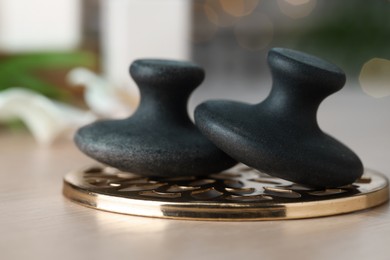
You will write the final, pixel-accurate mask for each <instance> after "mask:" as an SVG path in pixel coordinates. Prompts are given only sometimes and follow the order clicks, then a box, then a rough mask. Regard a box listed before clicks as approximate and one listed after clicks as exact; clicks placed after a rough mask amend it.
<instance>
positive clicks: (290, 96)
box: [195, 48, 363, 187]
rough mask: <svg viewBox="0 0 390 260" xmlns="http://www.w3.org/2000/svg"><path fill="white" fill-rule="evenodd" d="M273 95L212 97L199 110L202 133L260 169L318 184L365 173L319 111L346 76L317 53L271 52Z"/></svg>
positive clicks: (338, 182)
mask: <svg viewBox="0 0 390 260" xmlns="http://www.w3.org/2000/svg"><path fill="white" fill-rule="evenodd" d="M268 63H269V66H270V68H271V73H272V77H273V86H272V90H271V92H270V94H269V96H268V97H267V98H266V99H265V100H264V101H263V102H261V103H259V104H255V105H251V104H246V103H241V102H234V101H222V100H220V101H218V100H216V101H207V102H205V103H202V104H201V105H199V106H198V107H197V108H196V109H195V122H196V125H197V126H198V128H199V129H200V130H201V132H202V133H203V134H204V135H206V136H207V137H208V138H209V139H210V140H211V141H212V142H214V143H215V144H216V145H217V146H218V147H219V148H220V149H222V150H223V151H224V152H226V153H227V154H229V155H230V156H231V157H233V158H234V159H236V160H237V161H240V162H242V163H244V164H247V165H249V166H252V167H254V168H256V169H258V170H260V171H264V172H266V173H268V174H270V175H274V176H277V177H280V178H283V179H286V180H290V181H293V182H297V183H301V184H304V185H309V186H316V187H338V186H343V185H347V184H350V183H352V182H353V181H355V180H356V179H357V178H358V177H360V176H361V175H362V174H363V165H362V163H361V161H360V159H359V158H358V156H357V155H356V154H355V153H354V152H352V151H351V150H350V149H349V148H347V147H346V146H345V145H343V144H342V143H340V142H339V141H337V140H336V139H334V138H333V137H331V136H329V135H327V134H325V133H324V132H322V131H321V129H320V128H319V126H318V123H317V118H316V115H317V109H318V106H319V105H320V103H321V101H322V100H323V99H325V98H326V97H327V96H328V95H330V94H332V93H334V92H336V91H338V90H340V89H341V88H342V87H343V85H344V83H345V74H344V72H343V71H342V70H341V69H340V68H338V67H337V66H335V65H333V64H330V63H328V62H326V61H323V60H321V59H319V58H316V57H314V56H311V55H308V54H305V53H302V52H298V51H294V50H288V49H282V48H274V49H271V51H270V52H269V54H268Z"/></svg>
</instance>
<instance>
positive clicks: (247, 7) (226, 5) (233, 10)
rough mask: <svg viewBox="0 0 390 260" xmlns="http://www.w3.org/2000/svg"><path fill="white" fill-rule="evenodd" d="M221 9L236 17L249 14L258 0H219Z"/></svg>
mask: <svg viewBox="0 0 390 260" xmlns="http://www.w3.org/2000/svg"><path fill="white" fill-rule="evenodd" d="M219 1H220V3H221V5H222V8H223V10H224V11H225V12H226V13H228V14H230V15H232V16H236V17H241V16H245V15H249V14H250V13H252V11H253V10H254V9H255V8H256V7H257V5H258V4H259V0H219Z"/></svg>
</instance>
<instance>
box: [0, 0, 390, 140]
mask: <svg viewBox="0 0 390 260" xmlns="http://www.w3.org/2000/svg"><path fill="white" fill-rule="evenodd" d="M275 46H278V47H287V48H293V49H297V50H301V51H305V52H308V53H311V54H314V55H317V56H319V57H323V58H325V59H327V60H329V61H331V62H333V63H335V64H337V65H339V66H340V67H341V68H342V69H344V70H345V72H346V73H347V86H346V88H345V89H348V91H349V92H348V93H363V94H364V95H367V96H369V97H371V98H373V99H381V98H382V99H383V98H385V99H386V97H388V96H390V1H389V0H376V1H366V0H345V1H337V0H56V1H52V0H29V1H25V0H0V130H1V131H6V132H9V131H24V130H23V129H26V128H28V129H29V130H30V131H32V132H33V135H34V136H35V137H36V138H37V140H38V141H39V142H41V143H50V142H52V141H53V140H54V139H56V138H57V137H58V136H59V135H60V134H62V133H63V132H64V130H65V129H68V128H69V129H73V128H76V127H78V126H80V125H82V124H85V123H88V122H90V121H93V120H95V119H96V118H101V117H123V116H125V115H130V114H131V112H132V111H134V109H135V108H136V106H137V103H138V99H139V97H138V95H139V94H138V90H137V87H136V86H135V84H134V82H133V81H132V80H131V79H130V76H129V75H128V67H129V65H130V63H131V62H132V61H133V60H135V59H138V58H144V57H148V58H150V57H153V58H168V59H179V60H192V61H194V62H196V63H198V64H200V65H201V66H203V67H204V68H205V69H206V80H205V82H204V83H203V84H202V86H201V87H199V89H197V90H196V91H195V93H194V95H193V96H192V98H191V100H190V104H189V109H190V114H192V109H193V108H194V106H195V105H197V104H198V103H199V102H201V101H203V100H205V99H209V98H229V99H236V100H243V101H248V102H252V103H254V102H260V101H261V100H262V99H263V98H264V97H265V96H266V94H267V93H268V91H269V89H270V87H271V78H270V73H269V70H268V67H267V64H266V56H267V52H268V50H269V49H270V48H272V47H275ZM351 95H352V94H351ZM387 100H388V99H387ZM40 122H45V123H40ZM48 129H52V130H48Z"/></svg>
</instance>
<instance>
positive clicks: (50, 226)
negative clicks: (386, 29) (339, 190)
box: [0, 91, 390, 260]
mask: <svg viewBox="0 0 390 260" xmlns="http://www.w3.org/2000/svg"><path fill="white" fill-rule="evenodd" d="M319 117H320V120H319V121H320V125H321V126H322V128H323V129H324V130H325V131H326V132H328V133H330V134H333V135H334V136H336V137H337V138H338V139H339V140H342V141H343V142H344V143H346V144H347V145H349V146H350V147H351V148H352V149H353V150H355V151H356V152H357V153H358V154H359V155H360V157H361V158H362V160H363V162H364V163H365V165H366V167H369V168H373V169H375V170H378V171H380V172H382V173H384V174H386V175H387V176H390V99H389V98H384V99H374V98H370V97H368V96H366V95H364V94H363V93H361V92H353V93H352V92H351V93H348V92H346V91H344V92H343V93H342V94H341V95H339V96H338V97H335V98H329V100H327V101H326V102H325V103H324V104H323V105H322V106H321V109H320V113H319ZM92 162H93V161H92V160H90V159H88V158H87V157H85V156H84V155H82V154H81V153H80V152H78V151H77V149H76V148H75V147H74V145H73V144H72V143H71V141H63V142H59V143H56V144H55V145H54V146H52V147H47V148H45V147H39V146H37V145H36V143H35V142H34V140H33V139H32V138H31V137H30V136H29V135H27V134H11V133H9V132H4V133H0V167H1V168H0V176H1V182H0V259H7V260H8V259H118V258H123V259H202V258H203V259H390V209H389V206H388V204H385V205H383V206H380V207H377V208H374V209H371V210H366V211H363V212H357V213H352V214H347V215H341V216H334V217H326V218H317V219H306V220H289V221H267V222H242V223H240V222H203V221H183V220H181V221H177V220H165V219H153V218H143V217H135V216H126V215H119V214H114V213H108V212H102V211H97V210H93V209H89V208H85V207H82V206H80V205H76V204H74V203H71V202H69V201H68V200H67V199H65V198H64V197H63V196H62V194H61V189H62V178H63V175H64V174H65V173H66V172H68V171H70V170H72V169H78V168H80V167H82V166H85V165H88V164H90V163H92Z"/></svg>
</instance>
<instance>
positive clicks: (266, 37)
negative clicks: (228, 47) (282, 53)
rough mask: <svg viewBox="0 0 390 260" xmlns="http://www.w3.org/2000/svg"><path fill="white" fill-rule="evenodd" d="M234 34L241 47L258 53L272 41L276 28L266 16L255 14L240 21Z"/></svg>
mask: <svg viewBox="0 0 390 260" xmlns="http://www.w3.org/2000/svg"><path fill="white" fill-rule="evenodd" d="M234 34H235V36H236V39H237V42H238V44H239V45H240V46H241V47H243V48H245V49H248V50H252V51H257V50H261V49H264V48H265V47H267V46H268V44H269V43H270V42H271V41H272V39H273V36H274V26H273V23H272V21H271V20H270V18H269V17H268V16H267V15H266V14H263V13H253V14H252V15H249V16H245V17H243V18H242V19H240V21H239V22H238V23H237V24H236V26H235V27H234Z"/></svg>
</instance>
